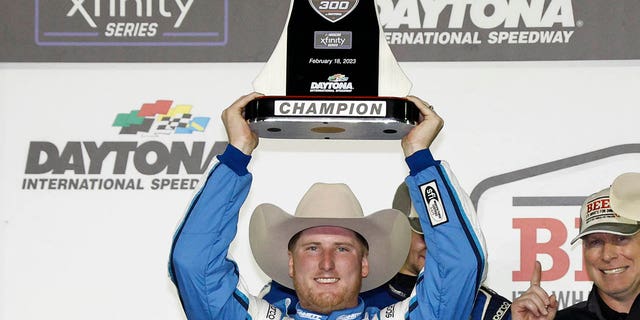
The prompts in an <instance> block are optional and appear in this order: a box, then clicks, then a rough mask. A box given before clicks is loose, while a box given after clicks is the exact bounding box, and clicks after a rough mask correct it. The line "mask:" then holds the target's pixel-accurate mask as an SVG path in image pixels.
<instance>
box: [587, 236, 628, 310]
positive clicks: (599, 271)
mask: <svg viewBox="0 0 640 320" xmlns="http://www.w3.org/2000/svg"><path fill="white" fill-rule="evenodd" d="M582 252H583V254H584V262H585V269H586V270H587V273H588V274H589V277H590V278H591V280H593V282H594V283H595V285H596V286H597V287H598V289H599V292H600V295H601V296H602V298H603V299H604V300H605V301H606V300H607V299H615V300H617V301H631V302H633V300H634V299H635V298H636V296H637V295H638V294H639V293H640V234H635V235H634V236H618V235H614V234H609V233H594V234H590V235H586V236H584V237H583V238H582ZM629 299H630V300H629Z"/></svg>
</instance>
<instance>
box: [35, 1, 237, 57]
mask: <svg viewBox="0 0 640 320" xmlns="http://www.w3.org/2000/svg"><path fill="white" fill-rule="evenodd" d="M228 1H229V0H208V1H204V0H65V2H64V4H62V5H61V4H60V3H56V2H54V1H44V0H35V29H36V32H35V37H36V39H35V40H36V43H37V44H38V45H43V46H216V45H225V44H226V41H227V40H226V37H227V31H226V29H227V20H228V14H227V13H228V9H227V7H228V5H227V3H228Z"/></svg>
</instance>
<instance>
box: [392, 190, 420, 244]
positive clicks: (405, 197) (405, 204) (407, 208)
mask: <svg viewBox="0 0 640 320" xmlns="http://www.w3.org/2000/svg"><path fill="white" fill-rule="evenodd" d="M391 207H392V208H394V209H397V210H400V211H402V213H404V215H405V216H407V218H408V219H409V225H410V226H411V230H413V232H415V233H417V234H424V232H423V231H422V225H420V218H418V213H417V212H416V208H415V207H414V206H413V202H411V196H410V195H409V187H407V184H406V183H404V182H403V183H401V184H400V185H399V186H398V189H396V194H395V195H394V196H393V204H392V205H391Z"/></svg>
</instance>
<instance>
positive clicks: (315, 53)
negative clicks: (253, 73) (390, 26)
mask: <svg viewBox="0 0 640 320" xmlns="http://www.w3.org/2000/svg"><path fill="white" fill-rule="evenodd" d="M253 87H254V90H255V91H257V92H260V93H263V94H264V96H262V97H260V98H257V99H255V100H253V101H251V102H250V103H249V104H248V105H247V107H246V109H245V118H246V119H247V120H248V121H249V124H250V126H251V128H252V129H253V130H254V131H255V132H256V133H257V134H258V135H259V136H260V137H264V138H275V139H356V140H392V139H401V138H402V137H403V136H404V135H405V134H406V133H407V132H408V131H409V130H410V129H411V128H412V127H413V126H414V125H415V124H417V123H418V117H419V114H420V113H419V111H418V109H417V107H416V106H415V105H413V103H411V102H410V101H408V100H406V99H405V98H404V97H406V96H407V95H408V94H409V91H410V90H411V81H409V79H408V78H407V77H406V75H405V74H404V72H403V71H402V69H401V68H400V66H399V65H398V62H397V61H396V59H395V57H394V56H393V53H392V52H391V49H390V48H389V45H388V44H387V42H386V40H385V39H384V34H383V32H382V27H381V26H380V23H379V21H378V13H377V11H376V6H375V1H374V0H291V8H290V10H289V16H288V17H287V22H286V25H285V27H284V30H283V32H282V35H281V36H280V40H279V41H278V43H277V45H276V48H275V49H274V51H273V53H272V54H271V57H270V58H269V61H267V63H266V64H265V66H264V68H263V69H262V71H261V72H260V73H259V74H258V76H257V77H256V79H255V80H254V82H253Z"/></svg>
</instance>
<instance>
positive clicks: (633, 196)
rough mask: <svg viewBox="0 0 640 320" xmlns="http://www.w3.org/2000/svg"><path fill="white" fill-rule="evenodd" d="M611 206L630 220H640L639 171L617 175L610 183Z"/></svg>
mask: <svg viewBox="0 0 640 320" xmlns="http://www.w3.org/2000/svg"><path fill="white" fill-rule="evenodd" d="M610 196H611V208H612V209H613V211H615V212H616V213H617V214H619V215H621V216H623V217H625V218H628V219H632V220H636V221H638V220H640V173H638V172H627V173H623V174H621V175H619V176H618V177H617V178H615V180H613V183H612V184H611V194H610Z"/></svg>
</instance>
